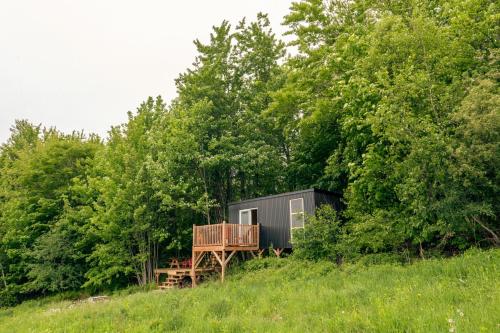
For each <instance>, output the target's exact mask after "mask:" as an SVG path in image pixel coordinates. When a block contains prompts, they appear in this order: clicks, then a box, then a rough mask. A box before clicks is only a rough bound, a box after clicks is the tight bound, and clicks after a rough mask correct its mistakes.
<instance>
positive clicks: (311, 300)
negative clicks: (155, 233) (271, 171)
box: [0, 250, 500, 332]
mask: <svg viewBox="0 0 500 333" xmlns="http://www.w3.org/2000/svg"><path fill="white" fill-rule="evenodd" d="M499 263H500V250H490V251H485V252H480V251H470V252H468V253H466V254H465V255H463V256H460V257H455V258H452V259H435V260H427V261H421V262H417V263H415V264H412V265H408V266H400V265H396V264H381V265H372V266H368V267H365V266H362V265H351V266H343V267H342V268H341V269H338V268H336V267H335V266H334V265H333V264H331V263H328V262H319V263H312V262H304V261H297V260H294V259H292V258H288V259H276V258H267V259H261V260H252V261H250V262H247V263H245V264H244V265H243V268H240V269H237V270H233V272H232V273H231V274H230V275H229V278H228V279H227V281H226V282H225V283H224V284H221V283H220V282H218V281H212V282H208V283H204V284H202V285H200V287H198V288H196V289H183V290H171V291H166V292H156V291H153V292H139V293H135V294H131V295H127V296H114V297H112V299H111V300H110V301H107V302H102V303H95V304H90V303H77V304H74V303H72V302H70V301H63V302H56V303H50V304H43V303H42V304H41V303H40V302H27V303H24V304H22V305H20V306H18V307H15V308H11V309H6V310H1V311H0V332H169V331H172V332H449V331H453V332H499V331H500V280H499V276H500V274H499V273H500V271H499Z"/></svg>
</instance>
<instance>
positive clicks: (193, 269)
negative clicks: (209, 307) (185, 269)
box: [190, 224, 196, 288]
mask: <svg viewBox="0 0 500 333" xmlns="http://www.w3.org/2000/svg"><path fill="white" fill-rule="evenodd" d="M195 228H196V224H193V244H194V243H195ZM191 253H192V255H191V274H190V275H191V288H194V287H196V267H195V260H196V259H195V258H196V251H195V249H194V246H193V248H192V251H191Z"/></svg>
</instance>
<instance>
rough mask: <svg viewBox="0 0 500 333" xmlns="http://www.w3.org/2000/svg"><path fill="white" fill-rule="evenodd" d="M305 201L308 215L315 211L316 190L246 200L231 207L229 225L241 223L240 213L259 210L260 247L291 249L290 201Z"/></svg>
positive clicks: (305, 209)
mask: <svg viewBox="0 0 500 333" xmlns="http://www.w3.org/2000/svg"><path fill="white" fill-rule="evenodd" d="M298 198H303V199H304V211H305V213H306V215H312V214H314V211H315V196H314V190H312V189H311V190H307V191H300V192H292V193H285V194H283V195H278V196H271V197H264V198H257V199H253V200H246V201H243V202H239V203H233V204H230V205H229V223H236V224H237V223H239V211H240V210H242V209H250V208H257V220H258V221H257V222H258V223H260V225H261V229H260V230H261V233H260V247H261V248H268V247H269V246H271V245H272V246H273V247H280V248H291V247H292V244H290V200H292V199H298Z"/></svg>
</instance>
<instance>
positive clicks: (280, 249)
mask: <svg viewBox="0 0 500 333" xmlns="http://www.w3.org/2000/svg"><path fill="white" fill-rule="evenodd" d="M273 251H274V254H275V255H276V257H278V258H279V257H280V256H281V253H282V252H283V249H282V248H279V247H278V248H276V249H273Z"/></svg>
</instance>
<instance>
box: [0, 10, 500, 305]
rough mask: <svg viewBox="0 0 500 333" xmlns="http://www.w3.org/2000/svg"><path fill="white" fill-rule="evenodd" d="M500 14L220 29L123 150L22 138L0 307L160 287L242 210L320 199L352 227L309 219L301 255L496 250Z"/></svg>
mask: <svg viewBox="0 0 500 333" xmlns="http://www.w3.org/2000/svg"><path fill="white" fill-rule="evenodd" d="M499 7H500V5H499V3H498V2H497V1H492V0H431V1H418V0H416V1H404V0H401V1H385V0H384V1H363V0H359V1H358V0H350V1H346V0H330V1H324V0H306V1H302V2H296V3H293V4H292V6H291V8H290V12H289V14H288V15H287V16H286V17H285V18H284V21H283V23H284V24H285V25H286V26H287V27H288V34H289V37H290V39H291V42H289V43H288V44H285V43H284V42H283V41H281V40H280V39H279V38H278V37H277V36H276V35H275V34H274V33H273V32H272V30H271V28H270V23H269V20H268V17H267V16H266V15H265V14H258V15H257V18H256V20H255V21H252V22H249V21H246V20H242V21H241V22H240V23H239V24H237V25H236V26H231V25H230V24H229V23H228V22H222V23H221V24H220V25H218V26H215V27H214V28H213V31H212V33H211V35H210V40H209V41H207V42H206V43H203V42H201V41H198V40H196V41H195V45H196V47H197V52H198V56H197V57H196V59H195V61H194V63H193V65H192V67H191V68H189V69H187V70H186V71H185V72H183V73H181V74H180V75H179V77H178V79H177V80H176V86H177V97H176V98H175V99H173V100H172V101H170V102H168V103H167V102H166V101H164V100H162V98H161V97H156V98H151V97H150V98H147V99H146V100H145V101H144V102H143V103H142V104H141V105H140V106H139V107H138V108H137V110H136V111H135V112H129V116H128V122H127V123H125V124H121V125H117V126H115V127H113V128H111V130H110V131H109V136H108V137H107V138H100V137H98V136H96V135H85V134H84V133H79V132H75V133H72V134H64V133H61V132H60V131H58V130H57V129H55V128H44V127H43V126H41V125H35V124H32V123H30V122H29V121H27V120H19V121H16V123H15V124H14V125H13V126H12V131H11V137H10V138H9V139H8V141H7V142H6V143H5V144H3V145H2V146H1V150H0V306H2V305H10V304H14V303H16V302H18V301H20V300H23V299H26V298H29V297H33V296H37V295H41V294H46V293H55V292H62V291H67V290H79V289H81V288H85V289H87V290H94V291H96V290H103V289H109V288H119V287H123V286H126V285H129V284H131V283H138V284H147V283H149V282H151V281H152V278H153V269H154V268H155V267H157V265H158V264H159V263H160V265H161V263H162V262H164V260H165V258H167V257H168V256H171V255H178V254H179V253H183V251H186V249H189V247H190V244H191V226H192V225H193V224H194V223H196V224H204V223H217V222H220V221H222V220H225V219H226V215H227V204H228V202H231V201H236V200H240V199H246V198H252V197H256V196H261V195H267V194H275V193H279V192H283V191H289V190H296V189H305V188H310V187H317V188H322V189H326V190H335V191H339V192H341V193H342V194H343V198H344V199H343V200H344V206H345V209H344V210H343V211H342V212H341V214H338V215H336V214H332V212H328V211H323V212H320V214H319V216H317V217H315V218H314V217H313V218H311V226H315V229H314V230H313V232H311V235H312V236H311V237H315V239H316V241H317V240H318V239H319V240H321V241H320V242H316V243H314V242H313V243H311V242H309V243H308V242H305V243H307V244H303V246H304V248H305V249H303V251H299V253H304V252H307V246H309V247H311V244H316V245H314V246H316V250H318V254H319V255H323V256H325V257H330V256H332V254H334V255H333V256H332V258H333V257H335V258H339V257H342V258H343V260H354V258H356V257H357V256H359V255H364V254H377V253H381V254H397V253H403V252H404V253H406V254H407V255H409V256H415V257H418V256H420V257H424V258H425V257H426V256H434V255H448V254H453V253H458V252H460V251H463V250H465V249H467V248H469V247H472V246H478V247H489V246H498V245H499V244H500V240H499V236H498V235H499V229H500V226H499V220H498V217H499V213H500V195H499V194H500V178H499V177H500V176H499V174H498V168H499V166H500V94H499V80H500V66H499V65H500V64H499V61H500V53H499V49H498V36H499V33H500V29H499V27H500V24H499V23H500V22H499V21H500V11H499V9H500V8H499ZM318 222H319V223H318ZM318 243H319V244H320V245H318ZM321 244H323V245H325V244H326V245H327V246H324V247H323V248H321V249H320V248H318V247H317V246H319V247H321V246H322V245H321ZM314 246H313V250H314ZM306 254H307V253H306ZM306 256H307V255H306Z"/></svg>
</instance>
